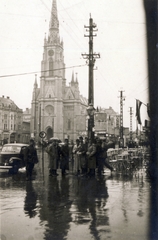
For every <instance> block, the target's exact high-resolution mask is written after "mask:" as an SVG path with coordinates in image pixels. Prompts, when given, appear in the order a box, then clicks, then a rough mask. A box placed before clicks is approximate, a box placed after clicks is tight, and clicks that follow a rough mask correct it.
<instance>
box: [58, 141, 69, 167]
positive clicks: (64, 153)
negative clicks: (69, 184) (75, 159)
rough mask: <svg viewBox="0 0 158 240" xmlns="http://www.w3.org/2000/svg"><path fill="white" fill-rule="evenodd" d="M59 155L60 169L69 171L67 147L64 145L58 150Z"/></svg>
mask: <svg viewBox="0 0 158 240" xmlns="http://www.w3.org/2000/svg"><path fill="white" fill-rule="evenodd" d="M60 154H61V161H60V168H61V169H63V170H65V169H66V170H69V146H68V145H66V144H64V145H62V147H61V150H60Z"/></svg>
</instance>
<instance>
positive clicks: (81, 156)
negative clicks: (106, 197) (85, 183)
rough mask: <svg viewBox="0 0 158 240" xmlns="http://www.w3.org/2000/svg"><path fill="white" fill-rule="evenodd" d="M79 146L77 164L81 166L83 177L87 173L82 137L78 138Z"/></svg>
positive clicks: (84, 146)
mask: <svg viewBox="0 0 158 240" xmlns="http://www.w3.org/2000/svg"><path fill="white" fill-rule="evenodd" d="M79 141H80V145H79V150H78V155H79V162H80V164H81V171H82V175H85V174H86V173H87V172H86V170H87V162H86V150H87V149H86V145H85V144H84V142H83V137H82V136H80V137H79Z"/></svg>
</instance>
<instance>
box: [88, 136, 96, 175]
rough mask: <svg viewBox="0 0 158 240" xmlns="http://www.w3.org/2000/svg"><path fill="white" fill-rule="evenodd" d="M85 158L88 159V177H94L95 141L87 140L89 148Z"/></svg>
mask: <svg viewBox="0 0 158 240" xmlns="http://www.w3.org/2000/svg"><path fill="white" fill-rule="evenodd" d="M86 154H87V158H88V169H89V172H88V175H89V176H90V177H92V176H95V169H96V144H95V140H93V141H92V140H91V139H90V140H89V146H88V151H87V153H86Z"/></svg>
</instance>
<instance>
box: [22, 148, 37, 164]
mask: <svg viewBox="0 0 158 240" xmlns="http://www.w3.org/2000/svg"><path fill="white" fill-rule="evenodd" d="M24 160H25V163H26V164H28V163H33V164H34V163H38V156H37V150H36V148H35V147H34V146H32V145H29V146H28V147H26V149H25V151H24Z"/></svg>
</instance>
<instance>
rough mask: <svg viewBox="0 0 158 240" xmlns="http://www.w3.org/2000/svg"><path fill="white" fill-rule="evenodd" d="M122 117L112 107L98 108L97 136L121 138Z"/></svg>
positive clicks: (96, 119) (96, 114) (96, 117)
mask: <svg viewBox="0 0 158 240" xmlns="http://www.w3.org/2000/svg"><path fill="white" fill-rule="evenodd" d="M119 129H120V115H119V114H118V113H117V112H115V111H114V110H113V109H112V107H109V108H97V111H96V113H95V134H96V135H97V136H99V137H101V138H105V137H106V136H107V135H108V136H113V137H114V136H116V137H118V136H119Z"/></svg>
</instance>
